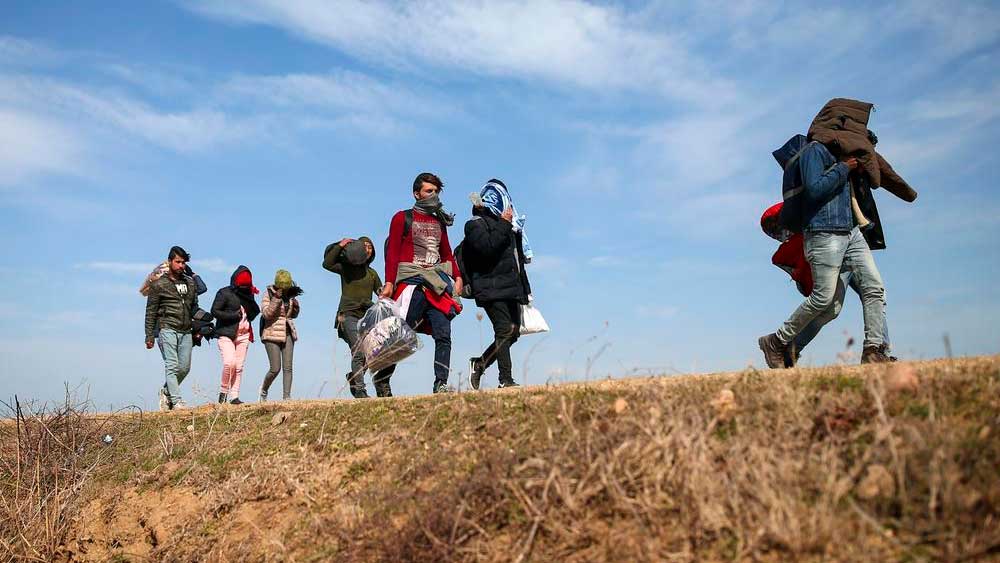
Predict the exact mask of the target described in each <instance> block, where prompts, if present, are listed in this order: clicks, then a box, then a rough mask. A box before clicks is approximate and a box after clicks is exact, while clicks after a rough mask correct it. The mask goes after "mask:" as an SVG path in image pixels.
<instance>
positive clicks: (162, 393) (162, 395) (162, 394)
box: [159, 387, 170, 412]
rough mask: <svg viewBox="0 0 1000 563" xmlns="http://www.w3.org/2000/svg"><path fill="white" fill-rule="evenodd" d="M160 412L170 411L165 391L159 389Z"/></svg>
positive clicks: (168, 398) (161, 388)
mask: <svg viewBox="0 0 1000 563" xmlns="http://www.w3.org/2000/svg"><path fill="white" fill-rule="evenodd" d="M159 395H160V412H164V411H168V410H170V397H169V396H167V390H166V389H164V388H163V387H160V393H159Z"/></svg>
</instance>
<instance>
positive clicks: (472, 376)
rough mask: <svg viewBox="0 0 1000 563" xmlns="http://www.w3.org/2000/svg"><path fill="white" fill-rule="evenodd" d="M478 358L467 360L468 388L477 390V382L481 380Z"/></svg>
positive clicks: (481, 371) (481, 374) (479, 360)
mask: <svg viewBox="0 0 1000 563" xmlns="http://www.w3.org/2000/svg"><path fill="white" fill-rule="evenodd" d="M481 361H482V360H481V359H480V358H469V387H472V388H473V389H475V390H477V391H478V390H479V381H480V380H481V379H482V378H483V368H482V367H481V366H480V362H481Z"/></svg>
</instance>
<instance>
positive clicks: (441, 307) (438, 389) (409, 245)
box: [381, 172, 463, 393]
mask: <svg viewBox="0 0 1000 563" xmlns="http://www.w3.org/2000/svg"><path fill="white" fill-rule="evenodd" d="M442 188H444V182H442V181H441V179H440V178H438V177H437V176H435V175H434V174H431V173H430V172H424V173H422V174H419V175H417V177H416V179H414V180H413V198H414V200H416V203H414V205H413V208H412V209H406V210H403V211H399V212H398V213H396V214H395V215H394V216H393V217H392V222H391V223H390V224H389V239H388V241H387V244H386V252H385V280H386V283H385V286H384V287H383V288H382V294H381V296H382V297H392V298H393V299H395V300H396V301H398V302H399V303H400V305H401V308H402V309H403V310H404V314H405V315H406V322H407V324H409V325H410V326H411V327H413V328H414V329H416V330H420V331H422V332H429V333H430V334H431V336H432V337H433V338H434V387H433V391H434V393H447V392H450V391H452V389H451V388H450V387H449V386H448V375H449V372H450V368H451V319H453V318H454V317H455V316H456V315H458V314H459V313H460V312H461V311H462V305H461V303H460V302H459V300H458V299H457V296H458V295H461V293H462V283H463V282H462V275H461V273H460V272H459V269H458V264H457V263H456V262H455V256H454V255H453V254H452V251H451V243H450V242H449V241H448V227H449V226H451V225H452V224H453V223H454V222H455V216H454V215H453V214H451V213H448V212H446V211H445V210H444V206H443V205H442V204H441V199H440V194H441V190H442ZM389 369H393V368H389Z"/></svg>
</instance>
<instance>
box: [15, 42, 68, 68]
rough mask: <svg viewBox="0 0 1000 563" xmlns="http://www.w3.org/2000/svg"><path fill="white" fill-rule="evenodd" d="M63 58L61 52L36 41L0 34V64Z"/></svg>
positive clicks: (25, 63) (28, 62)
mask: <svg viewBox="0 0 1000 563" xmlns="http://www.w3.org/2000/svg"><path fill="white" fill-rule="evenodd" d="M64 58H65V55H64V54H63V53H62V52H60V51H58V50H55V49H52V48H50V47H48V46H46V45H44V44H42V43H39V42H37V41H29V40H27V39H23V38H20V37H12V36H10V35H0V66H22V65H38V64H48V63H54V62H58V61H60V60H63V59H64Z"/></svg>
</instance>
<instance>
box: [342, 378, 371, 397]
mask: <svg viewBox="0 0 1000 563" xmlns="http://www.w3.org/2000/svg"><path fill="white" fill-rule="evenodd" d="M347 384H348V385H349V386H350V388H351V396H352V397H354V398H355V399H367V398H368V390H367V389H365V380H364V375H363V374H358V375H357V376H355V375H354V374H353V373H348V374H347Z"/></svg>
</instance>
